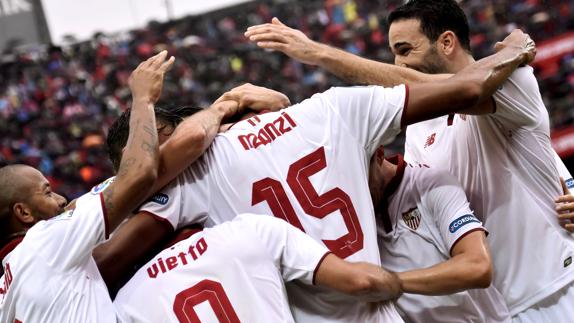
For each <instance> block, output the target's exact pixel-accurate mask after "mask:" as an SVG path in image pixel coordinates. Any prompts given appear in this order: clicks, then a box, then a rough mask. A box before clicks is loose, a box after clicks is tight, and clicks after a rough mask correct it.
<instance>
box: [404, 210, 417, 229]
mask: <svg viewBox="0 0 574 323" xmlns="http://www.w3.org/2000/svg"><path fill="white" fill-rule="evenodd" d="M403 221H405V224H406V225H407V226H408V227H409V228H410V229H411V230H416V229H418V227H419V225H420V224H421V212H419V209H416V208H415V209H413V210H409V211H407V212H405V213H403Z"/></svg>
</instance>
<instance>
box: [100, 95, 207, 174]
mask: <svg viewBox="0 0 574 323" xmlns="http://www.w3.org/2000/svg"><path fill="white" fill-rule="evenodd" d="M154 110H155V117H156V118H157V121H158V122H161V123H164V124H166V125H169V126H172V127H174V128H175V127H177V125H178V124H179V123H180V122H181V121H182V120H183V119H184V118H186V117H189V116H191V115H192V114H194V113H196V112H198V111H201V110H202V108H196V107H191V106H181V107H170V108H166V107H157V106H156V107H154ZM129 134H130V109H128V110H126V111H124V113H122V115H120V117H119V118H118V119H117V120H116V121H115V122H114V123H113V124H112V126H111V127H110V130H109V131H108V137H107V139H106V148H107V151H108V156H109V157H110V160H111V161H112V164H113V166H114V170H115V171H117V170H118V168H119V166H120V162H121V160H122V149H123V148H124V147H125V146H126V143H127V141H128V136H129Z"/></svg>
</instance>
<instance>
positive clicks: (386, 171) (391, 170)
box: [382, 160, 398, 192]
mask: <svg viewBox="0 0 574 323" xmlns="http://www.w3.org/2000/svg"><path fill="white" fill-rule="evenodd" d="M397 169H398V167H397V165H395V164H393V163H391V162H389V161H387V160H385V161H383V189H382V191H383V192H384V191H385V190H386V189H387V186H388V185H389V183H390V182H391V180H392V179H393V177H395V175H396V174H397Z"/></svg>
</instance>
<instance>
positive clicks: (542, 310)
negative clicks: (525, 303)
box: [512, 282, 574, 323]
mask: <svg viewBox="0 0 574 323" xmlns="http://www.w3.org/2000/svg"><path fill="white" fill-rule="evenodd" d="M572 322H574V282H572V283H570V284H568V285H566V286H564V287H562V289H560V290H558V291H557V292H556V293H554V294H552V295H550V296H548V297H546V298H545V299H543V300H542V301H540V302H538V303H537V304H535V305H533V306H532V307H530V308H528V309H526V310H524V311H522V312H520V313H518V314H516V315H515V316H513V317H512V323H572Z"/></svg>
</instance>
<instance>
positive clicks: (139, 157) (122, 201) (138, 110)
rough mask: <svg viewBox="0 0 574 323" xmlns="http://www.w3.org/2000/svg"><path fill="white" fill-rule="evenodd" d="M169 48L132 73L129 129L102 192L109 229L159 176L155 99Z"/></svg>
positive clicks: (158, 91) (116, 223) (114, 225)
mask: <svg viewBox="0 0 574 323" xmlns="http://www.w3.org/2000/svg"><path fill="white" fill-rule="evenodd" d="M166 56H167V51H163V52H161V53H159V54H158V55H156V56H154V57H152V58H150V59H148V60H147V61H145V62H143V63H141V64H140V65H139V66H138V67H137V68H136V69H135V70H134V72H133V73H132V75H131V76H130V81H129V85H130V89H131V90H132V96H133V105H132V112H131V115H130V132H129V137H128V141H127V145H126V148H125V151H124V154H123V158H122V161H121V163H120V167H119V171H118V174H117V176H116V179H115V181H114V182H113V183H112V184H111V185H110V186H109V187H108V188H107V189H106V190H104V192H103V193H102V195H103V204H104V208H105V213H106V216H107V219H108V224H109V229H110V231H113V230H114V229H115V228H116V227H117V226H118V225H119V224H120V223H121V222H122V221H123V219H124V218H125V217H126V216H127V215H128V214H129V213H130V212H131V211H132V210H133V209H134V208H135V207H136V206H137V205H139V204H140V203H141V202H142V201H143V200H144V199H145V198H146V197H147V196H148V195H149V193H150V188H151V187H152V186H153V184H154V183H155V181H156V179H157V167H158V164H159V147H158V139H157V131H156V124H155V113H154V107H153V105H154V103H155V102H157V100H158V99H159V97H160V95H161V89H162V85H163V77H164V74H165V72H166V71H167V70H168V69H169V68H170V67H171V65H172V64H173V61H174V58H173V57H171V58H170V59H169V60H167V61H166V60H165V59H166Z"/></svg>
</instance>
